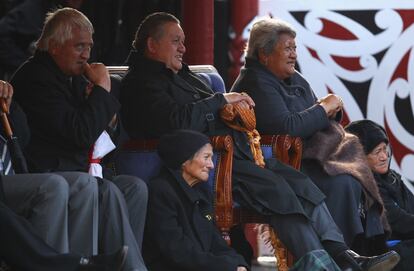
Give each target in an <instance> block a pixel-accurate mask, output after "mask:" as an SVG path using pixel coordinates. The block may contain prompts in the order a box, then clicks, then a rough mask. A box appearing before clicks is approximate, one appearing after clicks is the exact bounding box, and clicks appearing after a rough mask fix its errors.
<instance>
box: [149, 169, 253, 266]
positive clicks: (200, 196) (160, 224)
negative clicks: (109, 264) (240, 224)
mask: <svg viewBox="0 0 414 271" xmlns="http://www.w3.org/2000/svg"><path fill="white" fill-rule="evenodd" d="M211 203H212V197H211V194H210V193H209V191H207V190H205V189H203V186H202V184H198V185H195V186H193V187H190V186H189V185H188V184H187V183H186V182H185V181H184V179H183V178H182V177H181V174H180V172H179V171H173V170H169V169H165V170H164V171H163V172H162V173H161V174H160V175H159V176H158V177H156V178H155V179H152V180H151V181H150V183H149V199H148V213H147V222H146V229H145V237H144V247H143V252H144V259H145V262H146V264H147V267H148V270H151V271H174V270H176V271H190V270H194V271H196V270H197V271H203V270H205V271H207V270H222V271H235V270H236V269H237V267H238V266H247V264H246V263H245V261H244V259H243V257H242V256H240V255H238V254H237V253H236V252H235V251H234V250H233V249H232V248H230V247H229V246H228V245H227V244H226V242H225V241H224V239H223V238H222V237H221V235H220V233H219V232H218V230H217V228H216V226H215V225H214V221H213V218H214V214H213V208H212V205H211Z"/></svg>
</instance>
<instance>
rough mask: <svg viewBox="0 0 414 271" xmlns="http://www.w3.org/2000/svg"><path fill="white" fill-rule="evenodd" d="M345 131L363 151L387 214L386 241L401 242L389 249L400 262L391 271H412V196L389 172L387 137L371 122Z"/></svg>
mask: <svg viewBox="0 0 414 271" xmlns="http://www.w3.org/2000/svg"><path fill="white" fill-rule="evenodd" d="M345 130H347V131H348V132H350V133H352V134H355V135H356V136H358V138H359V140H360V142H361V144H362V145H363V147H364V151H365V154H366V158H367V161H368V164H369V166H370V168H371V170H372V172H373V174H374V176H375V180H376V181H377V184H378V187H379V190H380V193H381V196H382V199H383V201H384V205H385V208H386V210H387V217H388V221H389V223H390V225H391V229H392V236H391V238H390V239H397V240H401V242H400V243H398V244H397V245H396V246H395V247H393V249H395V250H396V251H398V253H399V254H400V255H401V262H400V263H399V264H398V265H397V267H396V268H395V269H394V270H413V266H414V259H413V258H412V255H414V240H413V239H414V196H413V194H412V193H411V192H410V190H409V189H408V188H407V186H406V185H405V184H404V182H403V180H402V178H401V175H400V174H398V173H397V172H396V171H395V170H393V169H391V168H390V158H391V148H390V143H389V139H388V136H387V133H386V132H385V129H384V128H383V127H381V126H380V125H379V124H377V123H375V122H373V121H371V120H360V121H354V122H352V123H350V124H349V125H348V126H347V127H346V128H345Z"/></svg>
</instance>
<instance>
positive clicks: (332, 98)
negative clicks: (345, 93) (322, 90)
mask: <svg viewBox="0 0 414 271" xmlns="http://www.w3.org/2000/svg"><path fill="white" fill-rule="evenodd" d="M318 103H319V104H320V105H321V106H322V107H323V109H325V112H326V115H327V116H328V118H332V117H335V115H336V113H338V112H339V111H341V110H342V108H343V106H344V104H343V102H342V99H341V97H339V96H338V95H335V94H328V95H326V96H325V97H323V98H321V99H320V100H319V101H318Z"/></svg>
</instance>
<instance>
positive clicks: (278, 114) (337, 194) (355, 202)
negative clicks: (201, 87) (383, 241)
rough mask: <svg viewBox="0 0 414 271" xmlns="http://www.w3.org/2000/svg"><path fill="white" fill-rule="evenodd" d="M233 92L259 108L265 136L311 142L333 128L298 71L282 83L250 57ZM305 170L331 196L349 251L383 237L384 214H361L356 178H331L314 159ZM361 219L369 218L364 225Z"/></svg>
mask: <svg viewBox="0 0 414 271" xmlns="http://www.w3.org/2000/svg"><path fill="white" fill-rule="evenodd" d="M231 91H235V92H242V91H243V92H246V93H247V94H249V95H250V96H251V97H252V99H253V100H254V102H255V104H256V107H255V113H256V119H257V129H258V131H259V132H260V133H261V134H289V135H292V136H299V137H301V138H303V139H304V140H305V142H306V139H307V138H310V137H311V136H312V135H313V134H314V133H316V132H318V131H320V130H323V129H326V128H328V127H329V119H328V117H327V114H326V113H325V110H324V109H323V108H322V106H320V105H319V104H318V103H317V97H316V95H315V94H314V92H313V90H312V88H311V87H310V85H309V83H308V82H307V81H306V80H305V79H304V78H303V76H302V75H301V74H300V73H298V72H295V73H294V74H293V75H292V76H291V77H290V78H288V79H286V80H280V79H279V78H277V77H276V76H275V75H274V74H273V73H272V72H271V71H270V70H268V69H267V68H266V67H265V66H263V65H262V64H261V63H260V62H259V61H257V60H255V59H253V58H248V57H247V58H246V64H245V66H244V67H243V68H242V70H241V72H240V75H239V77H238V78H237V79H236V81H235V83H234V84H233V86H232V88H231ZM336 117H337V118H338V117H340V115H339V114H338V115H337V116H336ZM302 169H303V171H304V172H305V173H306V174H307V175H308V176H310V177H311V179H312V180H313V181H314V183H315V184H316V185H317V186H318V187H319V188H320V189H321V190H322V191H323V192H324V193H325V194H326V195H327V198H326V200H325V201H326V204H327V206H328V208H329V210H330V212H331V214H332V216H333V218H334V220H335V222H336V223H337V225H338V226H339V228H340V229H341V231H342V232H343V234H344V238H345V241H346V242H347V244H348V245H349V246H352V245H353V243H354V241H355V238H356V237H357V236H358V235H362V236H363V237H373V236H376V235H382V234H384V229H383V227H382V225H381V223H380V222H379V221H380V219H379V216H380V212H379V210H377V209H373V208H371V209H369V210H365V214H362V213H363V212H364V211H363V208H362V207H361V195H362V186H361V184H360V183H359V182H358V181H357V180H356V179H355V178H354V177H353V176H351V175H337V176H330V175H328V174H326V173H325V172H324V171H323V169H322V167H320V166H318V165H317V164H315V163H314V162H313V161H310V160H304V161H303V163H302ZM345 191H346V192H345ZM338 202H341V203H346V204H338ZM361 216H364V217H365V221H364V222H362V221H361ZM353 248H354V249H357V250H358V248H357V247H353ZM361 252H362V251H361Z"/></svg>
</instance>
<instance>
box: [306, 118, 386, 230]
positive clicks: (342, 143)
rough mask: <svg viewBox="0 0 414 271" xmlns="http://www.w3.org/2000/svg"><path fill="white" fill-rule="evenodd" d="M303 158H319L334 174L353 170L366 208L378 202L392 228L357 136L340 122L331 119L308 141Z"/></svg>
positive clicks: (325, 167)
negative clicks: (323, 128) (326, 126)
mask: <svg viewBox="0 0 414 271" xmlns="http://www.w3.org/2000/svg"><path fill="white" fill-rule="evenodd" d="M302 158H303V159H313V160H316V161H317V162H318V163H319V164H320V165H321V166H322V168H323V169H324V170H325V172H326V173H327V174H328V175H330V176H336V175H339V174H349V175H351V176H353V177H354V178H355V179H357V180H358V181H359V182H360V183H361V185H362V187H363V192H364V194H365V203H364V204H365V208H367V209H368V208H370V207H371V206H372V205H373V204H374V203H378V205H379V207H380V210H381V217H382V220H383V221H382V222H383V225H384V227H385V229H387V230H388V229H390V227H389V225H388V222H387V220H386V218H385V215H384V212H385V209H384V203H383V201H382V198H381V195H380V193H379V189H378V186H377V183H376V181H375V179H374V176H373V174H372V171H371V169H370V167H369V165H368V163H367V162H366V157H365V153H364V149H363V147H362V145H361V143H360V142H359V139H358V137H357V136H355V135H353V134H350V133H347V132H345V130H344V129H343V127H342V126H341V125H340V124H339V123H337V122H336V121H331V123H330V125H329V127H328V128H327V129H325V130H322V131H318V132H316V133H315V134H314V135H313V136H312V137H311V138H309V139H307V140H306V141H305V142H304V147H303V156H302Z"/></svg>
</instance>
